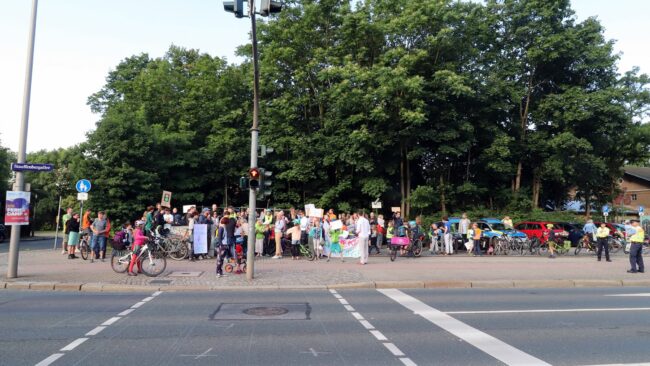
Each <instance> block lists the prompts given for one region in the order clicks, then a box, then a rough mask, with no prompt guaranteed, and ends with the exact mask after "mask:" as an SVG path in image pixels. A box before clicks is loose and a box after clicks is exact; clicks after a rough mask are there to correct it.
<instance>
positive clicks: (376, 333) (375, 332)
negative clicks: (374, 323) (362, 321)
mask: <svg viewBox="0 0 650 366" xmlns="http://www.w3.org/2000/svg"><path fill="white" fill-rule="evenodd" d="M370 334H372V335H374V336H375V338H377V340H378V341H387V340H388V338H386V336H385V335H384V333H382V332H380V331H378V330H371V331H370ZM402 356H404V355H402Z"/></svg>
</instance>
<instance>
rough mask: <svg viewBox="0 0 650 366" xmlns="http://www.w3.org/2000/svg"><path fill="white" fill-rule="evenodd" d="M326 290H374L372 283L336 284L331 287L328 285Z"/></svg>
mask: <svg viewBox="0 0 650 366" xmlns="http://www.w3.org/2000/svg"><path fill="white" fill-rule="evenodd" d="M327 288H328V289H330V290H336V289H347V288H375V283H374V282H355V283H337V284H333V285H328V286H327Z"/></svg>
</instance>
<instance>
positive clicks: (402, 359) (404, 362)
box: [399, 357, 417, 366]
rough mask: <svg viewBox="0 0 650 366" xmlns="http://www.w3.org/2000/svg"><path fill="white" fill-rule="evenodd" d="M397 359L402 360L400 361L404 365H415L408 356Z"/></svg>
mask: <svg viewBox="0 0 650 366" xmlns="http://www.w3.org/2000/svg"><path fill="white" fill-rule="evenodd" d="M399 360H400V361H402V363H403V364H404V365H406V366H417V365H416V364H415V362H413V361H411V359H410V358H408V357H403V358H400V359H399Z"/></svg>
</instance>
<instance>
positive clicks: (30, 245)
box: [0, 234, 62, 254]
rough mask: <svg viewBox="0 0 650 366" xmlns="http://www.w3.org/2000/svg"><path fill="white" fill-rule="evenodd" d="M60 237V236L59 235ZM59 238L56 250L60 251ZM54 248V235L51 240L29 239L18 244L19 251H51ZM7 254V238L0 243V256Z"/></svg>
mask: <svg viewBox="0 0 650 366" xmlns="http://www.w3.org/2000/svg"><path fill="white" fill-rule="evenodd" d="M59 235H60V234H59ZM61 242H62V241H61V237H60V236H59V241H58V245H57V248H58V249H59V251H61ZM53 247H54V235H52V237H51V238H47V239H38V238H36V239H35V240H34V239H30V240H22V241H21V242H20V250H21V251H23V250H24V251H30V250H42V249H50V250H51V249H52V248H53ZM7 252H9V238H7V239H5V240H4V241H3V242H2V243H0V254H2V253H7Z"/></svg>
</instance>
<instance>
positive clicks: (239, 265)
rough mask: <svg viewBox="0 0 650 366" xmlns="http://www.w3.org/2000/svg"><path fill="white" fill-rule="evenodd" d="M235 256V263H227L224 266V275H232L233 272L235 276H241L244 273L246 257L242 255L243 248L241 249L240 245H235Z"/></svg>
mask: <svg viewBox="0 0 650 366" xmlns="http://www.w3.org/2000/svg"><path fill="white" fill-rule="evenodd" d="M235 255H236V256H237V260H236V262H235V263H233V262H228V263H226V265H225V266H224V270H225V271H226V273H232V272H233V271H234V272H235V273H236V274H242V273H245V272H246V256H245V255H244V248H243V247H242V245H241V244H239V243H237V244H236V245H235Z"/></svg>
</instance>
